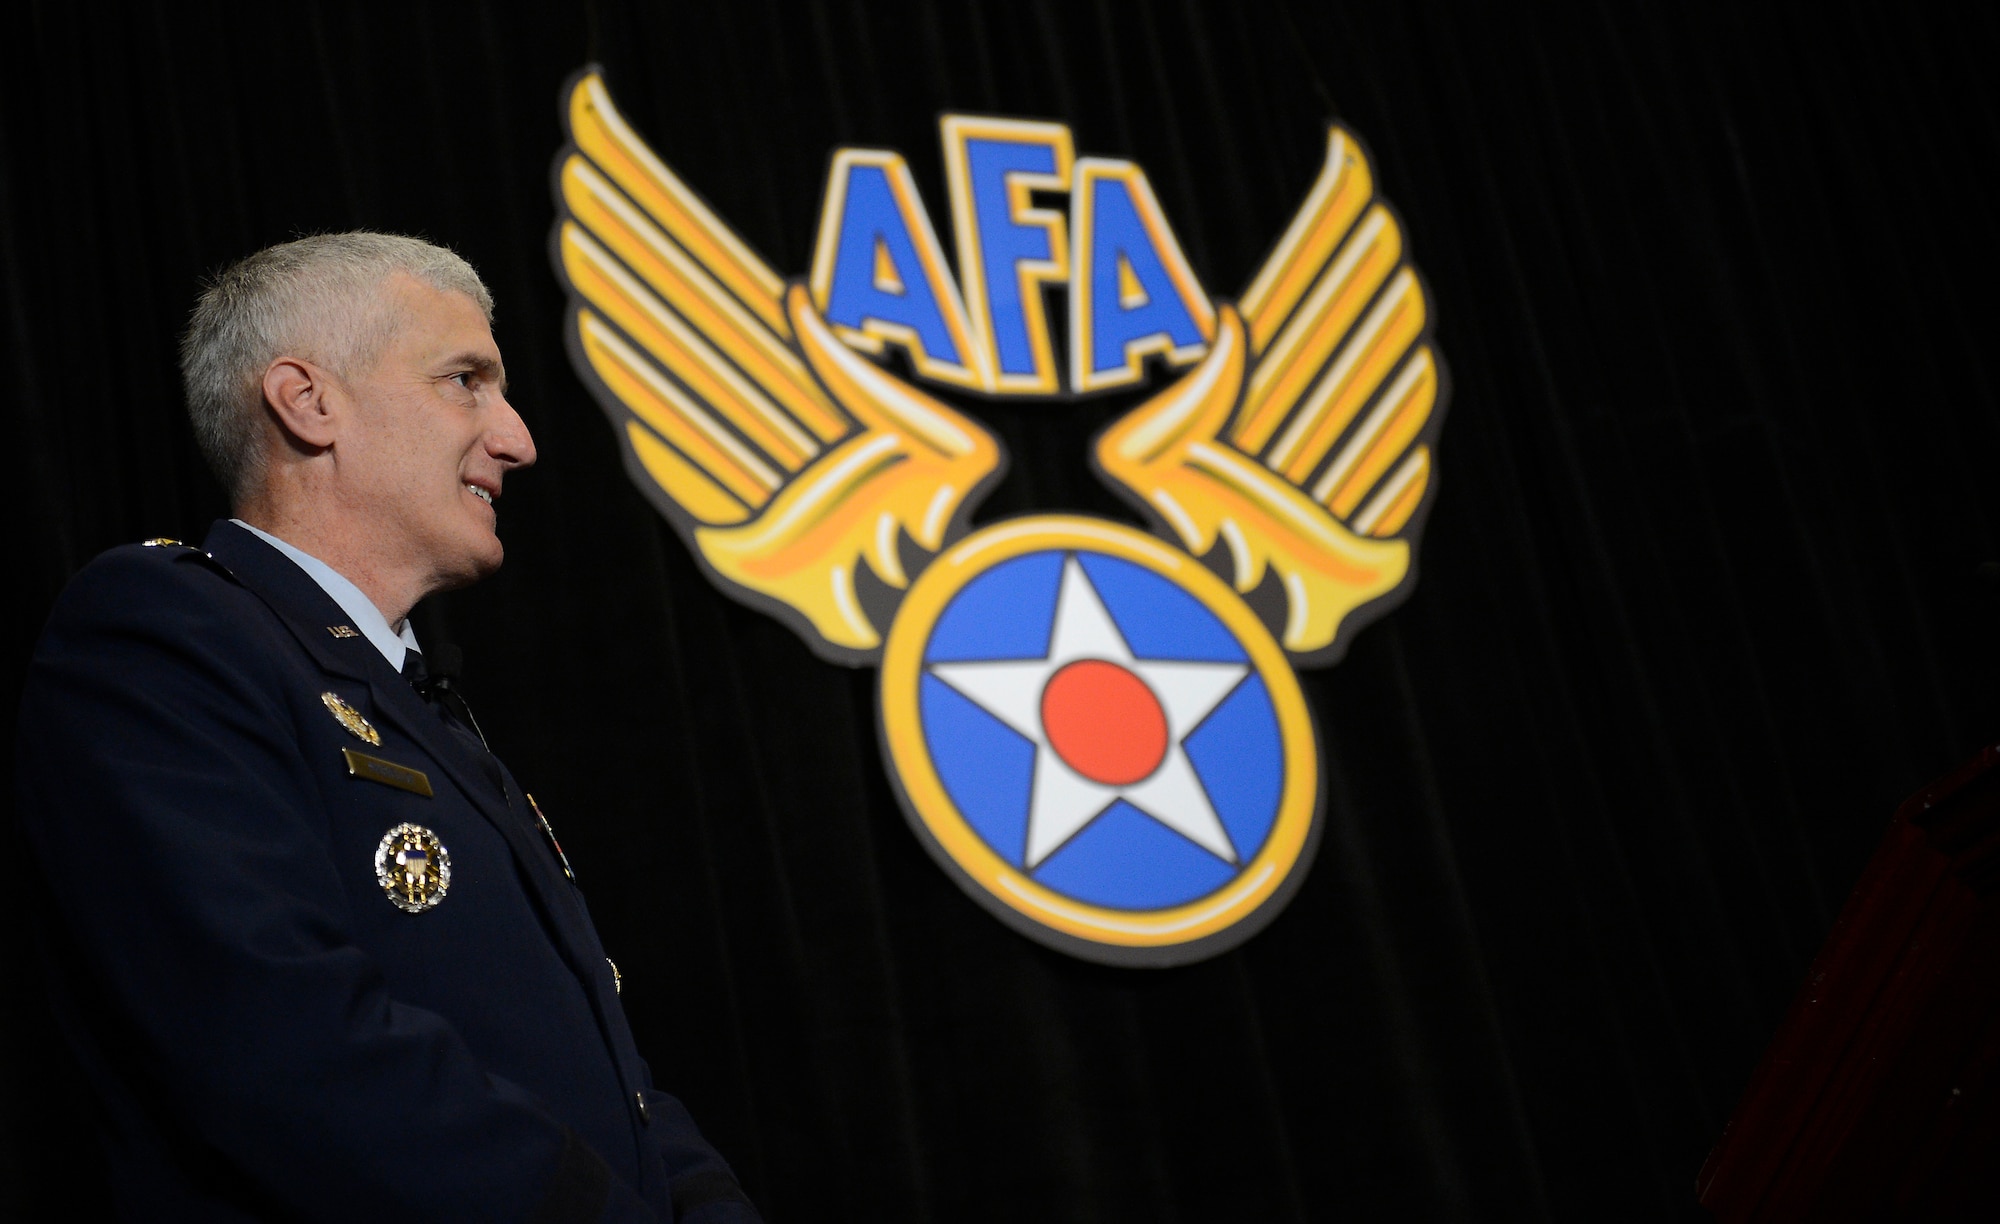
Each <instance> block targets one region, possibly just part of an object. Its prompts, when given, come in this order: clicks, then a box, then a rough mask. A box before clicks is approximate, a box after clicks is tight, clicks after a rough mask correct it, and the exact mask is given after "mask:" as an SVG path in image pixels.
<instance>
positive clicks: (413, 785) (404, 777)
mask: <svg viewBox="0 0 2000 1224" xmlns="http://www.w3.org/2000/svg"><path fill="white" fill-rule="evenodd" d="M340 756H341V759H342V760H344V761H346V762H347V776H348V777H350V778H363V779H366V780H367V781H370V782H380V783H381V784H382V785H384V786H393V787H395V788H396V789H397V790H403V791H408V792H410V793H411V794H412V795H422V796H423V797H424V798H426V799H430V798H433V797H434V796H435V792H434V791H432V790H431V777H430V775H429V774H427V773H425V772H424V771H423V770H421V769H411V768H410V767H409V766H408V765H398V764H396V762H394V761H385V760H383V759H382V758H381V757H373V756H369V755H368V754H367V753H365V752H356V751H355V750H354V749H352V748H342V749H341V750H340Z"/></svg>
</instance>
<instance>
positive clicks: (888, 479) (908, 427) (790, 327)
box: [555, 72, 1002, 663]
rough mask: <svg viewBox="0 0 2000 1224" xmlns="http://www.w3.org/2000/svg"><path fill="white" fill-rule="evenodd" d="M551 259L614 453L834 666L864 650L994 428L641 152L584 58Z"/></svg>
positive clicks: (701, 550) (574, 90)
mask: <svg viewBox="0 0 2000 1224" xmlns="http://www.w3.org/2000/svg"><path fill="white" fill-rule="evenodd" d="M564 119H565V122H566V124H567V126H568V129H569V132H568V135H569V144H568V146H567V147H566V148H565V149H564V150H563V152H562V154H561V155H560V156H559V157H558V160H557V170H556V180H557V182H556V192H557V204H558V208H559V210H560V216H559V218H558V224H557V230H556V237H555V246H556V250H555V259H556V266H557V269H558V271H559V273H560V274H561V275H562V277H563V279H564V280H565V281H566V282H567V284H568V287H569V290H570V311H569V315H570V320H569V322H570V326H569V341H570V344H571V348H572V355H573V356H574V357H575V358H576V362H575V364H576V365H577V368H578V369H579V370H585V371H588V372H589V375H590V376H591V377H590V379H589V381H591V382H592V383H593V384H594V385H593V386H592V391H593V392H594V393H595V395H596V397H597V400H598V402H599V404H600V405H601V406H602V407H603V408H604V410H605V411H606V412H607V413H608V414H609V415H610V416H611V418H612V421H613V423H614V424H615V425H616V426H618V429H619V434H620V436H621V438H622V439H623V442H624V448H625V455H626V465H627V467H628V469H629V470H631V472H632V474H633V476H634V478H635V480H636V481H637V483H638V484H639V486H640V488H641V489H643V490H645V491H646V492H647V494H648V495H649V496H650V497H651V498H652V500H653V501H654V502H655V504H656V505H657V506H658V507H659V508H660V509H661V510H662V511H663V512H664V513H665V514H666V516H667V518H668V519H669V520H670V521H671V522H672V523H673V524H674V525H675V527H676V528H677V529H678V530H679V531H680V532H681V534H682V535H683V536H684V537H686V538H687V540H688V542H689V543H690V544H691V545H692V546H693V548H694V550H695V552H696V554H697V555H698V556H699V557H700V558H701V559H702V561H703V563H704V564H705V565H706V566H707V567H708V568H709V570H710V571H711V572H712V573H713V574H715V575H716V576H717V577H718V578H719V579H720V580H721V583H720V585H722V586H723V588H724V589H725V590H727V591H729V592H730V593H731V594H733V595H735V596H736V597H738V598H739V599H742V600H743V601H744V602H746V603H749V604H751V605H752V606H754V607H758V608H760V609H762V610H764V611H768V612H771V613H773V614H775V615H777V616H778V617H779V618H780V619H782V620H786V621H788V622H790V623H792V624H793V625H794V626H795V627H797V628H799V629H800V630H801V632H802V634H803V636H804V637H805V638H806V641H807V643H808V644H809V645H811V646H812V648H813V649H814V650H815V651H816V652H817V653H819V654H821V655H823V656H825V657H827V658H829V659H833V660H835V661H837V662H844V663H858V662H865V661H867V660H869V659H872V658H873V657H874V656H875V654H876V652H877V651H878V650H879V649H880V647H881V633H880V630H879V629H878V628H877V624H878V621H879V620H882V619H885V616H886V610H882V609H876V610H875V612H876V615H872V616H871V610H870V609H869V608H868V607H865V606H864V603H865V602H866V600H865V597H864V595H865V588H864V587H863V586H861V585H857V581H856V579H857V577H858V576H859V572H860V567H861V566H862V565H863V564H865V565H866V566H867V567H868V568H869V569H870V570H872V571H873V573H874V575H875V576H876V578H878V579H879V580H880V584H878V588H877V589H881V588H883V587H886V588H888V589H894V590H900V589H903V588H906V587H908V585H909V582H910V578H911V575H910V574H908V573H906V572H905V570H904V565H903V560H902V540H903V537H905V536H907V537H908V539H909V540H911V541H913V542H915V544H917V545H918V546H919V547H920V548H922V549H924V550H925V551H928V552H933V553H934V552H937V551H938V550H940V549H942V548H943V547H944V546H945V545H946V544H948V543H950V542H951V541H952V540H954V539H956V538H957V537H958V536H960V535H962V534H964V532H965V530H966V523H965V520H966V516H967V515H968V514H969V513H970V511H971V509H972V507H973V505H974V504H975V503H976V502H977V500H978V498H979V496H980V495H982V494H983V493H984V491H985V490H986V489H988V488H990V487H991V485H992V483H993V481H994V480H995V479H997V477H998V475H999V472H1000V467H1001V463H1002V459H1001V451H1000V448H999V447H998V445H997V444H996V443H995V442H994V440H993V438H992V436H991V435H990V434H988V433H987V432H986V431H985V430H983V429H981V428H980V427H979V426H978V425H976V424H974V423H973V422H972V421H971V420H969V419H967V418H966V417H964V416H962V415H960V414H959V413H957V412H954V411H953V410H952V409H950V408H948V407H946V406H945V405H944V404H943V403H941V402H939V401H938V400H936V399H934V398H932V397H930V396H928V395H925V394H923V393H922V392H920V391H918V390H917V389H916V388H914V387H912V386H910V385H909V384H907V383H905V382H903V381H902V380H900V379H898V378H896V377H894V376H893V375H891V374H889V373H888V372H886V371H884V370H883V369H882V368H881V367H879V366H877V365H875V364H873V363H872V362H869V361H867V360H865V359H863V358H862V357H860V356H859V355H857V354H856V353H854V352H853V351H852V350H851V349H849V348H848V347H847V346H846V345H845V344H842V343H841V342H840V341H839V340H838V339H837V338H836V337H835V336H834V335H833V332H832V331H831V330H830V329H829V328H828V327H827V325H826V322H825V321H824V320H823V319H822V318H821V317H820V315H819V313H818V311H817V310H815V309H814V307H813V304H812V299H811V297H810V295H809V294H808V293H807V292H806V290H805V288H804V287H803V286H801V285H796V284H795V285H787V284H786V283H785V282H784V281H783V280H781V279H780V278H779V277H778V276H777V274H776V273H774V272H772V271H771V269H770V268H769V267H768V266H766V265H765V263H764V262H763V261H762V260H761V259H759V258H758V257H757V255H756V254H755V253H754V252H752V251H751V250H750V248H749V247H748V246H747V245H745V244H744V242H743V241H742V239H740V238H739V237H737V235H736V234H735V233H733V232H732V231H731V230H730V229H729V227H728V226H726V225H724V224H723V223H722V221H721V220H720V219H719V218H717V217H716V216H715V214H714V213H713V212H711V211H710V210H709V208H708V206H707V205H705V204H704V203H702V201H701V199H700V198H699V197H698V196H696V195H695V194H694V192H692V191H690V190H689V189H688V187H687V185H686V184H684V183H683V182H681V180H680V178H679V177H678V176H677V175H675V174H674V172H673V171H672V170H670V169H668V168H667V165H666V163H664V162H663V161H661V160H660V158H659V157H658V156H657V155H655V154H654V152H653V151H652V150H651V149H650V148H648V147H647V146H646V144H645V142H644V141H642V140H641V139H640V138H639V136H638V134H637V133H636V132H634V131H633V129H632V128H631V126H630V125H629V124H628V123H626V121H625V119H624V118H623V117H622V116H621V115H620V114H619V113H618V111H617V108H616V107H614V106H613V105H612V102H611V97H610V94H609V93H608V92H607V91H606V89H605V87H604V82H603V79H602V78H601V77H600V76H599V75H598V74H597V73H595V72H586V73H584V74H582V75H581V76H579V77H578V78H577V79H576V80H575V81H574V82H573V83H572V85H571V87H570V89H569V91H568V94H567V98H566V106H565V108H564Z"/></svg>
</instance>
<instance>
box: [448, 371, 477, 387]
mask: <svg viewBox="0 0 2000 1224" xmlns="http://www.w3.org/2000/svg"><path fill="white" fill-rule="evenodd" d="M451 381H453V382H455V383H457V384H458V385H459V386H461V387H470V386H471V385H472V371H471V370H460V371H459V372H458V373H456V374H454V375H452V376H451Z"/></svg>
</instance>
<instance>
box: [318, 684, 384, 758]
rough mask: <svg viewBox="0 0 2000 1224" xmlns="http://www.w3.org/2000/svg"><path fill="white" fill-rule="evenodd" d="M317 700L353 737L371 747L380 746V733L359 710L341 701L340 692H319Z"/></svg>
mask: <svg viewBox="0 0 2000 1224" xmlns="http://www.w3.org/2000/svg"><path fill="white" fill-rule="evenodd" d="M319 700H320V704H321V705H323V706H325V707H326V708H327V710H328V711H329V712H331V713H332V714H333V716H334V717H335V718H337V719H339V720H340V725H341V726H343V727H346V728H347V729H348V730H349V731H351V732H353V733H354V738H355V739H358V740H360V741H361V742H362V743H364V744H367V745H368V746H369V747H371V748H380V747H381V746H382V733H381V732H380V731H377V730H376V729H375V728H374V726H373V725H372V724H370V723H369V721H368V720H367V719H365V718H363V717H361V711H359V710H357V709H355V708H354V707H353V706H351V705H348V704H347V703H346V702H345V701H342V700H341V699H340V694H338V693H321V694H320V695H319Z"/></svg>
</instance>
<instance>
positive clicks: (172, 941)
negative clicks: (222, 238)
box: [18, 233, 757, 1224]
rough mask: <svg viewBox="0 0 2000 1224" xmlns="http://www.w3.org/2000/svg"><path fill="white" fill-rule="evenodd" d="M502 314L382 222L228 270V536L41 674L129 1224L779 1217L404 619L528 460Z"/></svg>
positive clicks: (62, 620) (76, 963)
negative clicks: (647, 1054)
mask: <svg viewBox="0 0 2000 1224" xmlns="http://www.w3.org/2000/svg"><path fill="white" fill-rule="evenodd" d="M491 313H492V301H491V298H490V296H489V295H488V293H487V290H486V287H485V286H484V285H483V284H481V283H480V280H479V278H478V275H477V274H476V273H475V272H474V271H473V270H472V268H471V267H470V266H469V265H467V264H466V263H465V261H464V260H462V259H460V258H458V257H457V256H456V255H454V254H452V253H451V252H449V251H446V250H442V249H440V248H438V247H434V246H431V245H429V244H427V243H423V242H418V241H416V240H414V239H409V238H402V237H396V236H392V235H384V234H372V233H353V234H337V235H325V236H321V237H314V238H305V239H301V240H299V241H296V242H289V243H285V244H283V245H280V246H276V247H272V248H270V249H268V250H265V251H261V252H259V253H257V254H255V255H252V256H250V257H249V258H248V259H245V260H243V261H242V262H241V263H238V264H236V265H235V266H233V267H231V268H230V269H228V270H226V271H225V272H223V273H222V274H221V275H220V276H219V277H218V278H217V279H216V280H215V282H214V283H213V284H212V285H211V286H210V287H209V288H208V289H207V291H206V292H205V293H204V294H203V295H202V298H201V300H200V302H199V304H198V306H197V308H196V310H195V314H194V319H193V322H192V324H191V326H190V328H189V331H188V334H187V337H186V340H185V341H184V343H183V348H182V370H183V373H184V375H185V378H186V382H187V390H188V401H189V410H190V414H191V416H192V418H193V421H194V425H195V431H196V434H197V436H198V438H199V440H200V442H201V445H202V448H203V451H204V453H205V455H206V456H207V457H208V459H209V461H210V462H211V464H212V465H213V466H214V467H215V469H216V471H217V472H218V474H219V475H220V476H221V477H222V479H223V481H224V483H225V485H226V487H227V488H228V490H229V493H230V497H231V504H232V506H233V507H234V512H235V517H234V518H233V519H232V520H231V521H229V522H226V523H217V524H216V525H215V527H214V528H213V529H212V530H211V531H210V533H209V535H208V538H207V539H206V541H205V542H204V543H203V545H202V547H200V548H190V547H185V546H180V545H176V544H173V543H172V542H170V541H153V542H151V543H149V544H148V545H133V546H131V547H127V548H121V549H116V550H113V551H112V552H109V553H107V554H105V555H104V556H102V557H100V558H98V559H97V560H96V561H94V562H92V563H91V564H90V565H89V566H88V567H86V568H85V569H84V570H83V571H82V572H81V573H79V574H78V575H77V576H76V578H75V579H74V580H73V581H72V582H71V584H70V586H69V588H68V589H67V590H66V591H65V592H64V594H63V597H62V599H61V600H60V602H59V603H58V604H57V606H56V610H55V612H54V614H53V616H52V617H51V619H50V622H49V625H48V628H47V630H46V632H45V633H44V635H43V638H42V641H41V643H40V646H39V647H38V649H37V650H36V653H35V656H34V660H33V663H32V665H31V669H30V675H29V678H28V683H27V688H26V696H25V698H24V702H23V707H22V717H21V727H22V731H21V740H20V745H19V753H20V758H19V773H18V777H19V787H20V789H19V796H18V799H19V810H20V813H21V818H22V821H23V824H24V826H25V829H26V832H27V835H28V841H29V845H30V848H31V850H32V852H33V854H34V856H35V858H36V860H37V862H38V864H39V867H40V878H41V880H42V881H43V883H45V885H46V897H45V898H44V909H45V912H46V913H47V914H48V915H49V918H50V921H49V923H48V930H47V946H48V950H49V952H50V965H51V977H52V989H53V994H54V999H55V1004H56V1008H57V1012H58V1019H59V1021H60V1022H61V1024H62V1026H63V1027H64V1029H65V1031H66V1033H67V1034H68V1036H69V1038H70V1040H71V1043H72V1044H73V1046H74V1047H75V1050H76V1052H77V1055H78V1056H79V1059H80V1061H81V1064H82V1066H83V1068H84V1071H85V1074H86V1076H87V1078H88V1079H89V1081H90V1084H91V1086H92V1087H93V1088H94V1089H95V1091H96V1093H97V1095H98V1097H99V1098H100V1101H101V1103H102V1106H103V1117H104V1123H105V1131H106V1138H107V1141H108V1152H109V1157H110V1165H111V1171H112V1177H113V1183H114V1185H113V1192H114V1195H115V1197H116V1199H117V1201H118V1204H119V1208H120V1210H121V1213H122V1214H124V1215H126V1216H127V1217H129V1218H132V1219H141V1218H143V1219H148V1220H153V1219H170V1220H183V1219H186V1220H197V1219H198V1220H204V1221H214V1220H266V1219H287V1220H289V1219H298V1218H306V1219H326V1220H343V1221H353V1220H401V1219H410V1220H427V1221H440V1220H479V1221H486V1220H510V1219H532V1220H548V1221H554V1220H565V1221H566V1220H577V1221H586V1220H590V1221H594V1220H618V1221H627V1220H630V1221H652V1220H660V1221H667V1220H673V1219H680V1220H684V1221H692V1222H694V1224H724V1222H735V1221H753V1220H755V1219H756V1218H757V1216H756V1212H755V1210H754V1209H753V1208H752V1207H751V1206H750V1204H749V1203H748V1201H747V1200H746V1199H745V1198H744V1197H743V1195H742V1192H741V1190H740V1189H739V1188H738V1186H737V1183H736V1180H735V1177H734V1176H733V1175H732V1174H731V1173H730V1171H729V1168H728V1166H727V1165H726V1164H724V1163H723V1161H722V1159H721V1158H720V1157H719V1156H717V1155H716V1153H715V1152H714V1150H713V1149H711V1148H710V1147H709V1146H708V1145H707V1143H706V1142H705V1141H704V1140H703V1139H702V1137H701V1135H700V1133H699V1132H698V1131H697V1130H696V1129H695V1127H694V1124H693V1122H692V1121H690V1119H689V1118H688V1116H687V1114H686V1112H685V1111H684V1110H683V1109H682V1107H681V1105H680V1103H679V1102H678V1101H676V1100H675V1099H674V1098H673V1097H671V1096H668V1095H667V1094H665V1093H663V1092H660V1091H659V1090H657V1089H656V1088H654V1087H653V1085H652V1082H651V1078H650V1074H649V1072H648V1071H647V1068H646V1064H645V1063H644V1062H643V1061H642V1060H641V1059H640V1057H639V1055H638V1052H637V1050H636V1049H635V1048H634V1046H633V1041H632V1035H631V1032H630V1031H629V1029H628V1028H627V1026H626V1022H625V1016H624V1013H623V1011H622V1010H621V1009H620V1007H619V1003H618V998H617V995H618V985H619V983H618V977H617V970H616V969H615V967H613V966H612V964H611V963H610V961H608V960H607V959H606V958H605V955H604V951H603V949H602V947H601V946H600V945H599V943H598V940H597V934H596V932H595V930H594V929H593V927H592V925H591V921H590V918H589V915H588V913H587V912H586V910H585V908H584V904H583V898H582V896H581V895H580V894H579V893H578V892H577V891H576V888H575V885H574V883H573V881H572V880H571V879H570V878H569V868H568V864H567V863H565V862H564V861H563V859H562V856H561V852H560V850H559V849H558V848H556V846H555V843H554V836H553V834H552V833H550V832H549V831H548V827H547V822H546V821H544V820H542V819H541V815H540V813H539V811H538V810H537V809H536V808H535V807H534V805H533V803H532V801H531V800H529V799H528V798H527V796H526V795H524V794H523V792H522V791H521V788H520V787H519V786H518V785H517V784H516V783H515V780H514V778H513V776H512V775H511V774H509V773H508V771H507V769H506V767H505V766H504V765H502V764H501V763H500V762H499V761H498V760H497V759H496V758H495V757H494V756H493V755H492V754H491V753H490V752H488V751H487V750H486V747H485V745H484V742H483V740H482V738H481V737H480V735H479V732H478V729H477V723H476V722H475V721H473V719H472V717H471V713H470V711H469V709H467V708H466V706H465V704H464V702H463V700H462V699H460V698H459V697H458V696H457V694H456V693H455V691H453V690H452V689H451V688H450V687H449V684H448V683H446V684H442V685H441V684H439V683H438V682H437V681H436V680H434V679H431V678H429V677H427V676H426V668H425V666H424V663H423V661H422V658H421V654H420V652H419V649H418V643H417V641H416V638H415V636H414V635H413V634H412V633H411V630H410V627H409V622H408V619H407V617H408V614H409V611H410V609H411V607H412V606H414V605H415V604H416V603H417V601H418V600H420V599H422V598H423V597H424V596H426V595H428V594H430V593H432V592H434V591H441V590H447V589H450V588H453V587H458V586H463V585H465V584H467V583H470V582H474V581H476V580H478V579H479V578H481V577H483V576H485V575H487V574H490V573H492V572H493V570H495V569H496V568H497V567H498V566H499V565H500V561H501V555H502V550H501V546H500V540H499V538H498V536H497V535H496V534H495V531H494V526H495V517H494V516H495V503H497V502H498V501H499V499H500V494H501V486H502V483H503V481H504V480H505V478H506V477H507V475H508V473H510V472H512V471H514V470H516V469H519V468H524V467H527V466H528V465H529V464H531V463H533V462H534V460H535V449H534V443H533V441H532V440H530V438H529V436H528V430H527V427H526V426H525V425H524V424H523V423H522V421H521V418H520V417H519V416H518V415H517V414H516V413H515V411H514V409H513V408H512V407H511V406H510V405H509V404H508V402H507V398H506V378H505V375H504V371H503V368H502V365H501V361H500V352H499V350H498V349H497V348H496V347H495V345H494V343H493V336H492V332H491V330H490V327H489V323H490V319H491Z"/></svg>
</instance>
